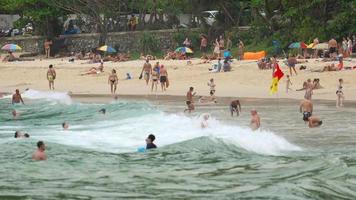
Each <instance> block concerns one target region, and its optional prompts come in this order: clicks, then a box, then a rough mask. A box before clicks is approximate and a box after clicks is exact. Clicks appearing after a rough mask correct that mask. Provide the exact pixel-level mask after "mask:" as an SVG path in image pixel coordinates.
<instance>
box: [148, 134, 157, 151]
mask: <svg viewBox="0 0 356 200" xmlns="http://www.w3.org/2000/svg"><path fill="white" fill-rule="evenodd" d="M155 139H156V137H155V136H154V135H153V134H149V135H148V137H147V138H146V144H147V145H146V150H148V149H155V148H157V146H156V145H155V144H154V143H153V141H155Z"/></svg>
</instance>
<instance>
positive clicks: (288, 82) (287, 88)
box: [286, 75, 292, 93]
mask: <svg viewBox="0 0 356 200" xmlns="http://www.w3.org/2000/svg"><path fill="white" fill-rule="evenodd" d="M291 85H292V81H291V80H290V77H289V75H287V83H286V92H287V93H288V91H289V90H292V89H291V88H290V86H291Z"/></svg>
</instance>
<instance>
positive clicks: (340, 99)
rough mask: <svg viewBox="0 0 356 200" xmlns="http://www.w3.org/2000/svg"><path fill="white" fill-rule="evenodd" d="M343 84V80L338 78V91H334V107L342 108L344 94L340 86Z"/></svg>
mask: <svg viewBox="0 0 356 200" xmlns="http://www.w3.org/2000/svg"><path fill="white" fill-rule="evenodd" d="M343 83H344V81H343V79H342V78H340V79H339V86H338V89H337V90H336V96H337V99H336V107H337V108H338V107H343V106H344V104H343V102H344V99H345V97H344V92H343V91H342V88H343V87H342V84H343Z"/></svg>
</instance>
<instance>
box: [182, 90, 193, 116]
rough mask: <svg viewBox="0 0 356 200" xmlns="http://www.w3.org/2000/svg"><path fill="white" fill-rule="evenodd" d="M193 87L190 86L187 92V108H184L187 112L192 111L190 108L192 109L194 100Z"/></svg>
mask: <svg viewBox="0 0 356 200" xmlns="http://www.w3.org/2000/svg"><path fill="white" fill-rule="evenodd" d="M193 91H194V88H193V87H190V88H189V91H188V92H187V101H186V104H187V106H188V108H187V109H185V110H184V112H186V111H189V113H191V112H192V110H194V101H193V97H194V96H195V94H196V93H195V92H194V93H193Z"/></svg>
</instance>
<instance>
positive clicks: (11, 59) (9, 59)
mask: <svg viewBox="0 0 356 200" xmlns="http://www.w3.org/2000/svg"><path fill="white" fill-rule="evenodd" d="M19 60H20V59H19V58H16V57H15V56H14V54H13V53H12V52H11V51H9V55H7V56H5V57H4V58H3V59H2V61H3V62H13V61H19Z"/></svg>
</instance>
